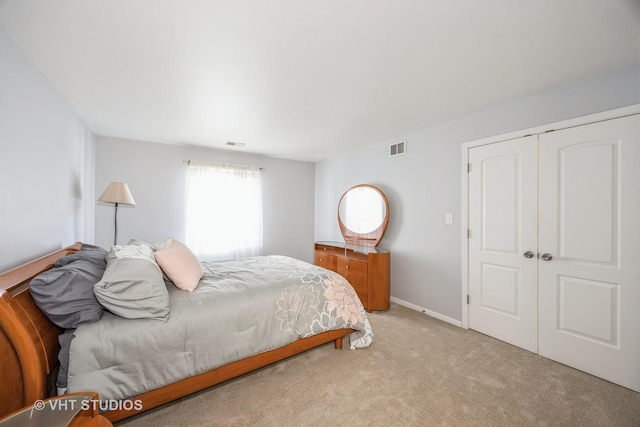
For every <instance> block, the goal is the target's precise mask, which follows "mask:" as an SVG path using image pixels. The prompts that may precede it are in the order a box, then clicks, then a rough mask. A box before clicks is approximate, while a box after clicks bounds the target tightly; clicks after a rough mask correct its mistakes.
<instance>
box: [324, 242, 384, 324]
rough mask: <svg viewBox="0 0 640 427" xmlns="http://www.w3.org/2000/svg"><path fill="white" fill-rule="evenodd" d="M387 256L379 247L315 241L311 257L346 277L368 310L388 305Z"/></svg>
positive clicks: (380, 308)
mask: <svg viewBox="0 0 640 427" xmlns="http://www.w3.org/2000/svg"><path fill="white" fill-rule="evenodd" d="M390 255H391V254H390V253H389V251H388V250H386V249H381V248H375V247H367V246H354V245H346V244H345V243H340V242H316V244H315V256H314V260H315V264H316V265H319V266H321V267H324V268H326V269H328V270H331V271H335V272H336V273H338V274H340V275H341V276H343V277H344V278H345V279H347V280H348V281H349V283H351V286H353V288H354V289H355V291H356V293H357V294H358V297H359V298H360V300H361V301H362V305H364V308H365V309H366V310H367V311H368V312H371V311H373V310H387V309H388V308H389V298H390V288H389V277H390V273H389V267H390V259H391V256H390Z"/></svg>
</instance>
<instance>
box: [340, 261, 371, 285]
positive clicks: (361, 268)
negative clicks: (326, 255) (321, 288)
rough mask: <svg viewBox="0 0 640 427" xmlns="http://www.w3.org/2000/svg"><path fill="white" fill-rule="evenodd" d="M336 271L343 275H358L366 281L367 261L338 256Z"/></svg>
mask: <svg viewBox="0 0 640 427" xmlns="http://www.w3.org/2000/svg"><path fill="white" fill-rule="evenodd" d="M337 261H338V269H337V271H338V273H339V274H341V275H343V276H344V277H347V276H349V277H360V278H364V279H365V282H366V281H367V263H366V262H361V261H354V260H351V259H346V258H338V260H337Z"/></svg>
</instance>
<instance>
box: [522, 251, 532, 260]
mask: <svg viewBox="0 0 640 427" xmlns="http://www.w3.org/2000/svg"><path fill="white" fill-rule="evenodd" d="M533 255H534V253H533V252H531V251H527V252H525V253H523V254H522V256H523V257H525V258H533Z"/></svg>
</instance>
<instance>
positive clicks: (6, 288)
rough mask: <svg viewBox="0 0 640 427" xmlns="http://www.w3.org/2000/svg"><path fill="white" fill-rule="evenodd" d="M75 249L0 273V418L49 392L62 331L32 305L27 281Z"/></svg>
mask: <svg viewBox="0 0 640 427" xmlns="http://www.w3.org/2000/svg"><path fill="white" fill-rule="evenodd" d="M81 247H82V243H79V242H78V243H75V244H73V245H71V246H69V247H67V248H64V249H60V250H58V251H55V252H52V253H50V254H49V255H45V256H43V257H40V258H38V259H36V260H34V261H30V262H28V263H26V264H23V265H21V266H18V267H16V268H14V269H11V270H9V271H6V272H4V273H1V274H0V372H2V376H3V386H2V387H0V418H2V417H3V416H4V415H6V414H9V413H11V412H13V411H15V410H18V409H20V408H22V407H24V406H27V405H30V404H32V403H33V402H35V401H36V400H38V399H45V398H47V397H49V395H50V394H52V393H53V384H54V383H55V376H56V370H57V365H58V351H59V349H60V347H59V344H58V335H59V334H60V333H61V332H62V330H61V329H60V328H58V327H57V326H55V325H54V324H53V323H51V322H50V321H49V319H47V318H46V316H45V315H44V314H42V312H41V311H40V309H38V307H37V306H36V305H35V303H34V302H33V300H32V299H31V294H30V293H29V283H30V282H31V279H33V278H34V277H36V276H37V275H38V274H40V273H42V272H43V271H46V270H48V269H50V268H51V267H52V266H53V264H54V263H55V262H56V261H57V260H58V259H59V258H62V257H63V256H66V255H69V254H71V253H74V252H77V251H79V250H80V248H81Z"/></svg>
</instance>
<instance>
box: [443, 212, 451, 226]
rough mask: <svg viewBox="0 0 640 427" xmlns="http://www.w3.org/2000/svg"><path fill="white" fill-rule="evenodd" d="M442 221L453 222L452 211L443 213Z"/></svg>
mask: <svg viewBox="0 0 640 427" xmlns="http://www.w3.org/2000/svg"><path fill="white" fill-rule="evenodd" d="M444 223H445V224H447V225H449V224H453V214H452V213H446V214H444Z"/></svg>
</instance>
